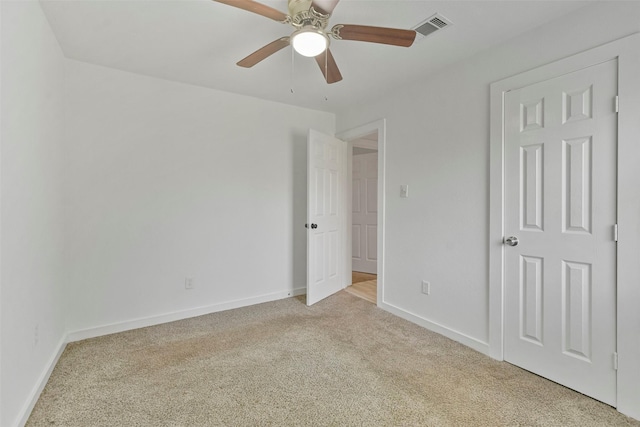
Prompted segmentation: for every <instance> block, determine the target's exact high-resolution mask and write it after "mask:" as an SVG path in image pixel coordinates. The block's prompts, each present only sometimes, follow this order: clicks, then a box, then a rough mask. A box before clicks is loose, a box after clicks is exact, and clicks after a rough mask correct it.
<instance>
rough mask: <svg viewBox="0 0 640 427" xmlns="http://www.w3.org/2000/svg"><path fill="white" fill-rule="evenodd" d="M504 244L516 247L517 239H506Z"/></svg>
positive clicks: (513, 237)
mask: <svg viewBox="0 0 640 427" xmlns="http://www.w3.org/2000/svg"><path fill="white" fill-rule="evenodd" d="M504 242H505V243H506V244H507V245H509V246H518V238H517V237H516V236H510V237H507V238H506V239H504Z"/></svg>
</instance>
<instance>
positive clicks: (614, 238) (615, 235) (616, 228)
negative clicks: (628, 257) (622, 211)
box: [613, 224, 618, 242]
mask: <svg viewBox="0 0 640 427" xmlns="http://www.w3.org/2000/svg"><path fill="white" fill-rule="evenodd" d="M613 241H614V242H617V241H618V224H613Z"/></svg>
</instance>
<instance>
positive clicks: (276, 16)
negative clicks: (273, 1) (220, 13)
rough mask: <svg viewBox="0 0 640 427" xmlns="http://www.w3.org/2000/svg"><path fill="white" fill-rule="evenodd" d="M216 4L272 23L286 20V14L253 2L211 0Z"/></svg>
mask: <svg viewBox="0 0 640 427" xmlns="http://www.w3.org/2000/svg"><path fill="white" fill-rule="evenodd" d="M213 1H216V2H218V3H223V4H227V5H229V6H233V7H237V8H239V9H244V10H247V11H249V12H253V13H257V14H258V15H262V16H266V17H267V18H271V19H273V20H274V21H278V22H283V21H285V20H286V19H287V14H286V13H282V12H280V11H279V10H276V9H274V8H272V7H269V6H267V5H264V4H262V3H258V2H255V1H253V0H213Z"/></svg>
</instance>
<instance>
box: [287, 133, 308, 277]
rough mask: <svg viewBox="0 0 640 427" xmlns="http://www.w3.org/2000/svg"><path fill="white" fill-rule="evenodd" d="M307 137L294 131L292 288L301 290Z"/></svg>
mask: <svg viewBox="0 0 640 427" xmlns="http://www.w3.org/2000/svg"><path fill="white" fill-rule="evenodd" d="M307 137H308V135H307V134H306V133H304V134H303V133H300V132H299V131H294V132H293V135H292V138H291V139H292V140H293V142H292V144H293V150H292V152H293V157H292V159H291V161H292V162H293V167H292V168H291V170H292V171H293V179H292V180H291V185H292V188H291V190H292V197H293V221H291V227H293V232H292V233H291V236H292V239H293V242H292V243H293V245H292V247H293V267H292V268H293V272H292V273H293V287H294V289H297V288H303V287H306V285H307V230H306V228H305V227H304V224H305V222H306V221H307Z"/></svg>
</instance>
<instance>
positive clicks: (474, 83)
mask: <svg viewBox="0 0 640 427" xmlns="http://www.w3.org/2000/svg"><path fill="white" fill-rule="evenodd" d="M613 22H615V25H602V23H613ZM639 30H640V3H638V2H604V3H599V4H594V5H589V6H587V7H585V8H583V9H580V10H579V11H577V12H576V13H574V14H571V15H568V16H564V17H562V18H561V19H560V20H558V21H556V22H553V23H550V24H547V25H545V26H543V27H541V28H539V29H537V30H534V31H531V32H528V33H526V34H523V35H522V36H520V37H518V38H516V39H513V40H511V41H509V42H507V43H505V44H503V45H501V46H497V47H495V48H492V49H490V50H488V51H485V52H482V53H480V54H479V55H477V56H476V57H474V58H471V59H469V60H467V61H464V62H462V63H459V64H457V65H455V66H452V67H450V68H449V69H447V70H445V71H443V72H442V73H440V74H438V75H436V76H431V77H427V78H425V81H424V82H423V83H421V84H416V85H412V86H405V87H403V88H402V89H400V90H398V91H396V92H395V93H393V94H390V95H388V96H379V100H378V101H372V102H369V103H363V104H362V105H360V106H358V108H350V109H348V110H345V111H341V112H340V113H339V114H338V129H339V130H341V131H344V130H347V129H350V128H354V127H356V126H359V125H361V124H363V123H367V122H370V121H372V120H375V119H379V118H386V119H387V145H386V153H387V154H386V174H387V175H386V176H387V178H386V184H387V186H386V188H387V207H386V215H387V216H386V221H387V227H386V253H385V260H386V262H385V269H386V270H385V271H386V273H385V295H384V300H385V302H386V303H388V304H389V305H391V306H395V307H397V308H398V309H399V312H401V313H404V314H408V315H409V316H411V315H413V316H414V319H417V320H418V321H422V320H424V321H425V322H426V323H428V324H431V325H435V326H436V327H435V329H437V330H441V331H444V332H445V333H446V334H448V335H449V336H451V337H453V338H455V339H458V340H460V341H462V342H464V343H465V344H468V345H471V346H473V347H474V348H477V349H478V350H480V351H484V352H488V346H487V344H488V339H489V306H488V295H489V282H488V267H489V261H488V252H487V250H488V246H489V243H488V234H489V85H490V83H492V82H494V81H497V80H500V79H503V78H505V77H508V76H511V75H514V74H517V73H520V72H523V71H526V70H529V69H532V68H535V67H538V66H540V65H543V64H546V63H549V62H552V61H555V60H558V59H561V58H563V57H566V56H569V55H571V54H575V53H578V52H580V51H583V50H586V49H589V48H592V47H595V46H598V45H601V44H604V43H606V42H609V41H612V40H615V39H618V38H620V37H623V36H625V35H629V34H632V33H634V32H637V31H639ZM401 184H409V185H410V187H411V191H410V197H409V198H408V199H401V198H400V197H399V194H400V185H401ZM421 279H425V280H429V281H430V282H431V295H429V296H424V295H421V294H420V280H421ZM636 363H637V365H638V369H640V361H638V362H636ZM638 405H639V406H640V401H639V402H638Z"/></svg>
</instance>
